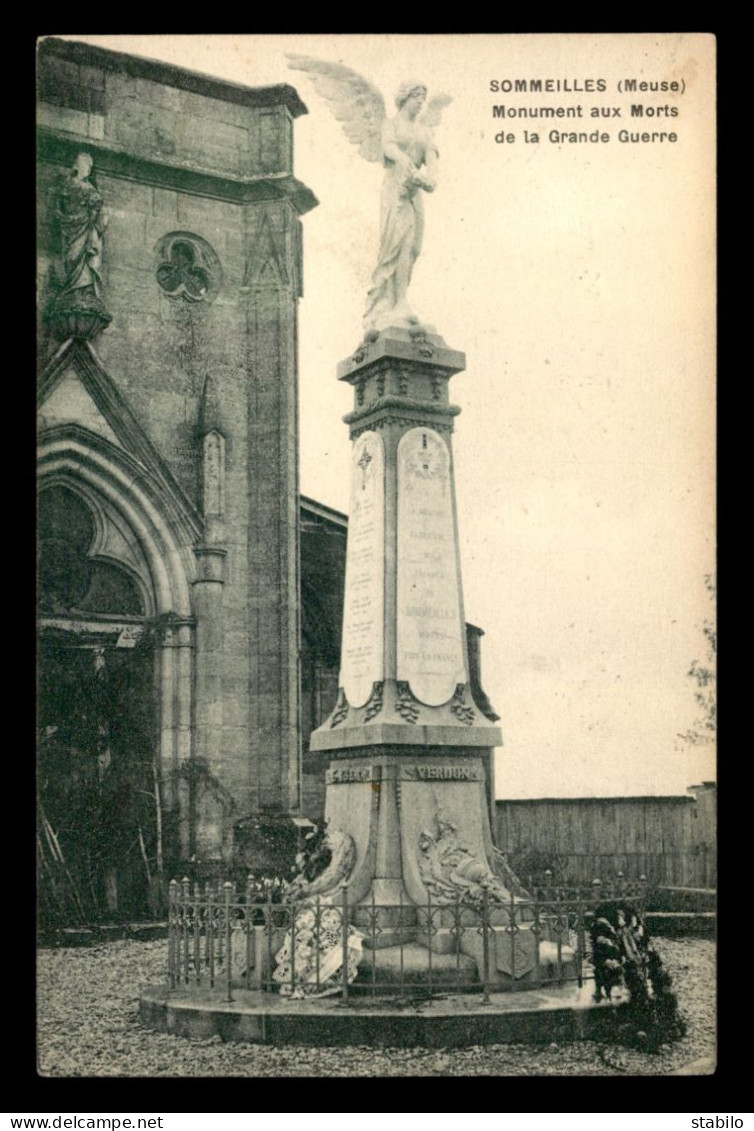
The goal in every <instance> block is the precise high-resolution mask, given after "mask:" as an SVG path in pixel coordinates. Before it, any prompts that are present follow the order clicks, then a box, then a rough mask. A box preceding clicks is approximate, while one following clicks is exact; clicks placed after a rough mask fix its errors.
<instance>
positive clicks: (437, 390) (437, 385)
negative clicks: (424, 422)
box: [430, 373, 442, 401]
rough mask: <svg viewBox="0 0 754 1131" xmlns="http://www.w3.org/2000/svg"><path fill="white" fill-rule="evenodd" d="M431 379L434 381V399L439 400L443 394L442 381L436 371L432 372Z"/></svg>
mask: <svg viewBox="0 0 754 1131" xmlns="http://www.w3.org/2000/svg"><path fill="white" fill-rule="evenodd" d="M430 380H431V382H432V400H433V401H439V400H440V397H441V396H442V381H441V380H440V378H439V377H438V376H437V374H436V373H433V374H432V377H431V378H430Z"/></svg>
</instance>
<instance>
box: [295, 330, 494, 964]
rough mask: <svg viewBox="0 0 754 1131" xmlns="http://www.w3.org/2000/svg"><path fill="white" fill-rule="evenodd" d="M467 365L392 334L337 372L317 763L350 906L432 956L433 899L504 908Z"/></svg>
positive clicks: (438, 341) (438, 946)
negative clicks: (460, 387) (466, 412)
mask: <svg viewBox="0 0 754 1131" xmlns="http://www.w3.org/2000/svg"><path fill="white" fill-rule="evenodd" d="M465 360H466V359H465V357H464V355H463V354H462V353H460V352H458V351H457V350H452V349H449V348H448V346H447V345H446V344H445V342H444V341H443V340H442V338H440V337H439V336H438V335H436V334H432V333H428V332H426V331H422V330H419V329H413V330H408V329H404V328H400V327H390V328H389V329H387V330H383V331H382V332H380V333H379V334H377V333H374V334H371V335H369V337H368V340H366V341H365V342H364V343H363V344H362V345H361V346H360V347H359V349H358V350H357V351H356V352H355V353H354V354H353V355H352V356H351V357H350V358H348V359H347V360H346V361H344V362H342V363H341V365H340V366H339V367H338V377H339V379H340V380H342V381H347V382H348V383H349V384H350V385H351V386H352V387H353V389H354V393H355V405H354V410H353V411H352V412H351V413H349V414H348V415H347V416H346V417H345V422H346V423H347V424H348V426H349V429H350V436H351V440H352V443H353V448H352V456H351V506H350V516H349V531H348V547H347V556H346V583H345V600H344V613H343V640H342V652H341V671H340V688H339V693H338V699H337V702H336V705H335V708H334V710H333V712H332V714H331V715H330V717H329V718H328V719H327V720H326V722H325V723H324V724H323V725H322V726H321V727H320V728H319V729H318V730H317V731H315V732H314V734H313V735H312V739H311V749H312V750H313V751H318V752H328V753H329V754H330V755H331V761H330V768H329V769H328V771H327V795H326V806H325V815H326V818H327V821H328V828H329V829H330V830H332V831H333V835H335V836H336V837H341V838H343V839H344V840H345V841H350V842H352V845H353V851H352V852H351V853H350V854H349V857H348V860H349V868H348V872H347V874H346V873H345V871H344V874H343V876H342V878H344V879H347V880H348V884H349V903H350V904H351V906H354V905H355V904H361V905H362V907H363V908H364V913H365V915H366V913H367V909H368V908H371V907H372V906H376V907H379V908H380V909H381V910H380V914H381V945H383V946H385V947H389V946H391V945H393V944H395V943H397V942H403V943H405V942H407V941H416V942H417V943H418V944H420V945H422V944H423V945H425V946H426V945H428V943H427V939H426V935H425V936H424V937H423V935H422V912H423V909H425V908H426V907H427V904H428V901H429V902H430V903H432V902H434V903H435V904H436V905H437V904H443V903H447V904H448V905H450V904H451V903H455V902H457V901H458V899H459V898H467V897H470V898H472V899H473V897H474V893H476V894H477V895H479V893H480V892H481V891H482V890H483V888H484V887H486V888H487V889H488V890H489V891H491V892H492V893H493V895H494V896H496V897H497V898H498V900H499V901H500V902H501V904H502V903H503V902H504V901H506V900H510V899H511V898H512V894H511V892H510V891H509V890H508V888H506V887H505V884H504V882H503V880H502V878H501V876H500V875H499V874H498V872H499V867H500V866H499V864H498V862H497V860H496V858H495V849H494V846H493V842H492V835H491V830H490V821H489V809H490V802H491V800H494V786H493V775H492V772H491V761H492V752H493V749H494V747H496V746H499V745H501V743H502V735H501V732H500V729H499V727H497V726H495V725H494V718H495V716H492V717H490V715H491V712H490V709H489V704H488V703H487V702H486V699H485V701H484V702H483V703H481V705H480V703H478V702H477V701H475V699H474V695H473V691H472V680H471V678H470V672H469V657H468V650H467V643H466V624H465V617H464V608H463V590H462V585H461V568H460V555H459V547H458V522H457V514H456V500H455V488H454V480H453V453H452V446H451V435H452V431H453V420H454V418H455V417H456V416H457V415H458V414H459V412H460V409H459V408H458V407H457V406H456V405H453V404H451V403H450V398H449V391H448V386H449V382H450V378H451V377H452V376H454V375H455V374H457V373H460V372H462V371H463V369H464V368H465ZM485 711H486V713H485ZM332 898H333V899H334V898H336V893H335V891H333V894H332ZM500 913H501V914H503V917H505V916H506V914H507V913H505V912H504V911H503V908H502V906H501V908H500ZM354 922H355V923H356V924H357V925H358V923H359V911H358V908H357V909H356V912H355V914H354ZM424 926H425V927H426V923H425V924H424ZM442 934H443V932H442V931H439V932H435V936H436V937H435V940H434V941H433V943H432V949H433V950H435V951H437V952H438V953H441V952H442V951H443V947H446V946H447V945H448V940H447V939H443V937H442Z"/></svg>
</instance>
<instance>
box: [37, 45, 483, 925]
mask: <svg viewBox="0 0 754 1131" xmlns="http://www.w3.org/2000/svg"><path fill="white" fill-rule="evenodd" d="M38 77H39V104H38V155H39V161H38V165H39V177H40V181H39V192H38V204H39V229H38V244H37V246H38V258H39V300H40V318H39V344H38V357H39V369H40V377H39V424H40V431H39V465H38V466H39V511H38V529H39V614H40V644H39V696H38V702H39V712H38V733H39V776H38V781H39V797H40V867H41V869H42V874H43V879H44V881H45V883H44V885H43V886H44V890H45V892H47V894H48V897H49V902H50V906H51V908H52V912H51V914H52V917H53V918H54V917H55V915H56V914H57V913H58V912H59V911H60V908H62V907H63V905H67V906H68V907H69V908H70V906H71V905H75V906H76V907H77V908H78V914H79V917H80V918H81V919H82V920H83V919H86V918H91V917H92V916H94V915H102V914H103V913H110V914H113V915H120V914H124V913H131V914H135V913H139V912H142V911H143V912H147V911H150V910H152V911H153V910H154V909H155V907H156V906H157V905H158V904H159V894H158V893H159V891H160V887H161V884H162V883H164V880H165V879H166V878H169V876H170V875H171V874H176V872H177V871H180V873H181V874H184V872H188V873H190V874H192V875H193V876H194V877H195V878H199V879H201V878H202V875H204V874H209V873H208V869H210V867H211V865H215V866H216V869H217V870H221V869H227V868H228V867H230V866H231V865H234V864H235V865H237V866H238V868H239V870H240V869H241V868H243V869H248V868H249V867H251V866H253V865H254V864H255V863H258V862H260V861H262V863H265V862H266V863H267V864H268V866H269V867H271V868H274V867H275V866H276V863H278V862H279V860H282V859H283V857H284V856H285V853H282V855H280V856H279V859H276V858H275V853H274V851H273V859H272V861H271V862H270V860H269V854H268V858H267V859H266V858H265V851H266V850H267V849H269V846H270V845H271V844H272V846H273V848H274V846H275V844H278V845H281V844H282V845H284V846H285V845H287V849H288V850H289V849H290V832H291V828H292V827H293V828H294V829H295V824H296V821H297V820H298V821H299V822H300V820H301V819H302V818H304V817H318V816H319V815H320V814H321V812H322V807H323V795H324V769H325V766H324V764H323V763H322V760H321V757H319V758H318V757H317V756H315V755H310V756H307V752H308V740H309V735H310V733H311V732H312V731H313V730H314V729H315V728H316V727H317V726H318V725H319V724H320V723H321V722H322V721H323V720H324V719H325V718H327V716H328V715H329V713H330V712H331V710H332V708H333V705H334V703H335V700H336V696H337V683H338V666H339V650H340V629H341V619H342V601H343V578H344V568H345V540H346V520H345V517H344V516H343V515H341V514H339V513H337V512H335V511H333V510H331V509H330V508H328V507H326V506H323V505H321V504H318V503H316V502H314V501H313V500H310V499H305V498H302V497H301V496H300V493H299V472H298V429H299V420H298V371H297V307H298V303H299V300H300V299H301V297H302V243H303V234H302V233H303V224H302V217H305V215H306V213H307V212H308V211H309V210H310V209H312V208H313V207H315V205H316V204H317V201H316V198H315V197H314V195H313V194H312V192H311V191H310V190H309V189H308V188H307V187H306V186H305V185H303V184H302V183H301V182H300V181H298V180H297V179H296V177H295V176H294V171H293V151H294V127H295V121H296V119H297V118H298V117H299V116H300V115H301V114H304V113H306V107H305V106H304V105H303V103H302V102H301V100H300V99H299V97H298V94H297V93H296V91H295V90H294V89H293V87H291V86H288V85H285V84H280V85H276V86H269V87H261V88H247V87H242V86H238V85H235V84H232V83H227V82H224V81H221V80H218V79H214V78H209V77H206V76H203V75H197V74H195V73H193V72H189V71H185V70H182V69H181V68H177V67H174V66H171V65H167V64H162V63H158V62H153V61H149V60H146V59H138V58H135V57H131V56H127V55H123V54H120V53H118V52H112V51H106V50H103V49H101V48H95V47H92V46H88V45H85V44H82V43H74V42H67V41H62V40H55V39H48V40H44V41H42V43H41V44H40V47H39V53H38ZM467 631H468V633H469V637H468V638H469V655H470V660H471V661H472V662H471V667H472V681H473V682H474V683H475V686H476V691H475V695H476V696H477V697H478V698H480V699H481V698H483V696H484V693H483V692H482V690H481V687H480V686H479V681H478V664H477V657H478V645H479V635H480V632H479V630H477V629H474V628H473V627H472V626H468V630H467ZM302 767H303V772H302ZM286 837H287V840H286ZM202 869H204V871H202ZM50 893H51V894H50ZM61 914H62V912H61Z"/></svg>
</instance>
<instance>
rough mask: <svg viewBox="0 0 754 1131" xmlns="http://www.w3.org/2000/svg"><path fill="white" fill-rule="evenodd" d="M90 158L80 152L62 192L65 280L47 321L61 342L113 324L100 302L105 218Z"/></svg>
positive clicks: (58, 209) (59, 212)
mask: <svg viewBox="0 0 754 1131" xmlns="http://www.w3.org/2000/svg"><path fill="white" fill-rule="evenodd" d="M91 173H92V159H91V157H90V155H89V154H88V153H79V155H78V156H77V158H76V160H75V161H74V163H73V167H72V168H71V170H70V172H69V173H68V174H67V175H66V176H65V178H64V179H63V182H62V184H61V186H60V189H59V191H58V196H57V200H56V205H55V219H56V222H57V226H58V230H59V232H60V244H61V266H62V281H61V285H60V289H59V290H58V292H57V294H56V295H55V297H54V298H53V299H52V301H51V303H50V305H49V307H48V309H47V311H46V319H47V321H48V323H49V324H50V326H51V329H52V331H53V333H55V334H56V335H57V336H58V337H61V338H70V337H74V338H87V339H89V338H93V337H94V336H95V334H97V333H98V332H99V331H100V330H103V329H104V328H105V326H107V324H108V323H109V322H110V321H112V319H111V315H110V314H109V312H108V310H107V309H106V307H105V304H104V303H103V301H102V246H103V241H104V234H105V228H106V226H107V218H106V214H105V210H104V203H103V200H102V197H101V196H100V194H99V192H98V191H97V189H96V188H95V187H94V185H93V184H92V182H91V180H90V177H91Z"/></svg>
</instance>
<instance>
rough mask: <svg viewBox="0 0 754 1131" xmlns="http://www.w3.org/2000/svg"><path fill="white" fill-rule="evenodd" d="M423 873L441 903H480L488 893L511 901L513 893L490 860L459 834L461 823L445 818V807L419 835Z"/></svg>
mask: <svg viewBox="0 0 754 1131" xmlns="http://www.w3.org/2000/svg"><path fill="white" fill-rule="evenodd" d="M418 859H419V873H420V875H421V878H422V883H423V884H424V886H425V888H426V889H427V891H428V892H429V894H430V895H431V897H432V898H433V899H434V900H435V901H436V902H437V903H445V904H447V903H455V902H456V901H457V900H462V901H463V902H465V903H475V904H479V903H481V902H482V900H483V899H484V893H485V890H486V891H487V892H488V895H489V896H490V897H491V898H492V899H494V900H498V901H500V902H505V903H509V902H510V892H509V891H508V889H507V888H506V887H505V886H504V885H503V883H502V881H501V880H500V879H499V878H498V877H497V876H496V875H495V874H494V872H493V871H492V870H491V869H490V866H489V864H488V863H487V861H486V859H481V860H480V859H479V857H478V856H476V855H475V854H474V853H473V852H471V850H470V849H469V847H468V845H467V844H464V842H463V841H462V840H461V839H460V837H459V835H458V826H457V825H456V824H454V823H453V822H452V821H451V820H449V819H448V818H447V817H445V815H444V812H443V810H442V809H438V810H437V813H436V815H435V822H434V828H433V829H424V830H423V831H422V832H421V833H420V835H419V857H418Z"/></svg>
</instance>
